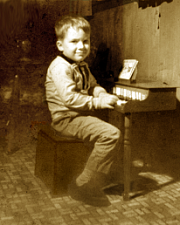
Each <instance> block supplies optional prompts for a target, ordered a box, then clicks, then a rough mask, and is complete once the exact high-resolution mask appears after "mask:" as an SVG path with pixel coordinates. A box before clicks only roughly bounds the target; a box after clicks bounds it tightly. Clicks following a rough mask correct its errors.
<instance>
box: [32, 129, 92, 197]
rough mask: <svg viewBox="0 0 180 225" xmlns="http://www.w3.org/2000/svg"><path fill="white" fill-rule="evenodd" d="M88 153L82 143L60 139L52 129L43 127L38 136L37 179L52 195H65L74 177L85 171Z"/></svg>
mask: <svg viewBox="0 0 180 225" xmlns="http://www.w3.org/2000/svg"><path fill="white" fill-rule="evenodd" d="M88 154H89V151H88V149H87V147H85V146H84V143H83V141H81V140H79V139H75V138H69V137H64V136H60V135H59V134H58V132H56V131H55V130H54V129H53V128H52V127H51V126H43V128H41V130H40V131H39V133H38V141H37V148H36V162H35V176H37V177H38V178H40V179H41V181H43V182H44V183H45V185H46V186H47V187H48V188H49V189H50V193H51V195H52V196H57V195H63V194H65V193H66V192H67V187H68V184H69V183H70V182H71V180H72V179H73V177H74V176H77V175H78V174H79V173H81V172H82V170H83V168H84V167H85V163H86V161H87V159H88Z"/></svg>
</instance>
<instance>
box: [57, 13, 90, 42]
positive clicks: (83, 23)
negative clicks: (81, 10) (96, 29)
mask: <svg viewBox="0 0 180 225" xmlns="http://www.w3.org/2000/svg"><path fill="white" fill-rule="evenodd" d="M70 27H73V28H75V29H80V28H81V29H82V30H83V31H84V32H85V33H90V32H91V27H90V24H89V22H88V21H87V20H86V19H84V18H83V17H81V16H64V17H63V18H62V19H59V20H57V21H56V23H55V33H56V37H57V40H62V39H63V38H64V37H65V34H66V32H67V30H68V29H69V28H70Z"/></svg>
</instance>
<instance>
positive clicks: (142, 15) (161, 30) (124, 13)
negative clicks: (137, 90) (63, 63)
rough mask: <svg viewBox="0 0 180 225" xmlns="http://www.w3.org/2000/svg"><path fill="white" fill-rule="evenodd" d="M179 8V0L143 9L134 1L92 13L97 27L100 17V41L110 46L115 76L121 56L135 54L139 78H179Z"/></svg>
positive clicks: (176, 80)
mask: <svg viewBox="0 0 180 225" xmlns="http://www.w3.org/2000/svg"><path fill="white" fill-rule="evenodd" d="M179 11H180V2H179V1H178V0H174V1H173V2H171V3H167V2H164V3H162V4H161V5H159V6H156V7H147V8H145V9H142V8H139V7H138V3H136V2H134V3H130V4H126V5H123V6H118V7H116V8H112V9H109V10H105V11H102V12H99V13H96V14H95V17H94V19H92V20H91V23H92V25H95V27H96V26H97V23H98V22H97V21H98V20H99V18H101V19H100V21H101V23H102V24H103V25H102V27H103V29H102V30H101V32H102V35H101V36H102V38H101V39H99V42H100V40H101V41H103V42H105V43H106V44H107V46H108V47H110V49H111V55H112V56H111V67H112V70H114V72H115V75H116V76H117V75H118V65H120V64H121V63H122V61H123V59H125V58H136V59H137V60H138V61H139V65H138V71H139V72H138V78H139V79H140V80H142V79H143V80H152V79H153V80H161V81H162V82H163V81H165V82H167V83H170V82H176V83H177V82H179V81H178V80H179V75H178V74H179V73H180V72H179V71H180V68H179V67H180V66H179V61H180V54H179V46H180V38H179V37H180V15H179ZM96 22H97V23H96ZM94 30H95V29H94ZM98 32H100V31H98Z"/></svg>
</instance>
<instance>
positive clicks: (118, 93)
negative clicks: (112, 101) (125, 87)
mask: <svg viewBox="0 0 180 225" xmlns="http://www.w3.org/2000/svg"><path fill="white" fill-rule="evenodd" d="M120 92H121V88H119V87H116V94H117V95H120Z"/></svg>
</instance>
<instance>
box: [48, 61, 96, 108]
mask: <svg viewBox="0 0 180 225" xmlns="http://www.w3.org/2000/svg"><path fill="white" fill-rule="evenodd" d="M50 72H51V76H52V80H53V82H54V84H55V87H56V90H57V93H58V95H59V96H60V98H61V101H62V102H63V104H64V105H65V106H66V107H68V108H69V109H72V110H92V109H93V96H89V95H85V94H82V93H81V92H80V91H79V90H77V86H76V82H75V81H74V79H73V70H72V68H71V67H70V66H68V65H67V64H61V65H58V64H57V65H56V66H55V67H53V68H52V69H51V71H50Z"/></svg>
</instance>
